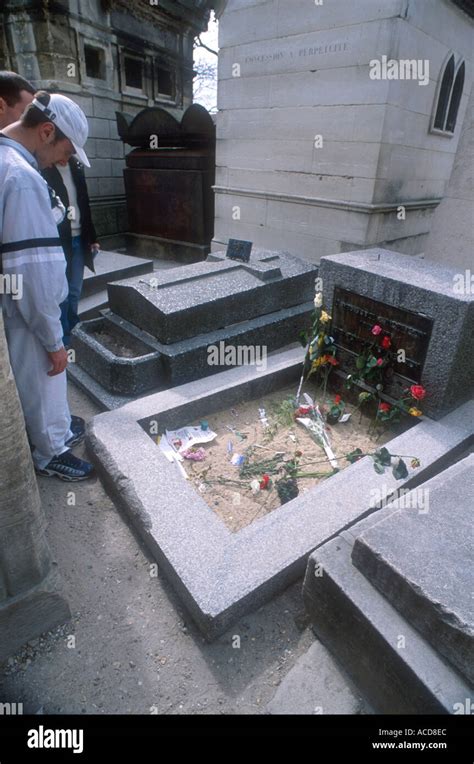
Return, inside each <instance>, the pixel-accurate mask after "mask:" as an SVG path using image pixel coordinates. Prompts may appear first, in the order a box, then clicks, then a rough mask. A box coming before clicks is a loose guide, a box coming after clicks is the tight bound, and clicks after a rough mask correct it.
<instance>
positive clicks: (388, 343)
mask: <svg viewBox="0 0 474 764" xmlns="http://www.w3.org/2000/svg"><path fill="white" fill-rule="evenodd" d="M391 344H392V340H391V339H390V337H387V336H386V337H384V338H383V340H382V347H383V349H384V350H388V349H389V347H390V346H391Z"/></svg>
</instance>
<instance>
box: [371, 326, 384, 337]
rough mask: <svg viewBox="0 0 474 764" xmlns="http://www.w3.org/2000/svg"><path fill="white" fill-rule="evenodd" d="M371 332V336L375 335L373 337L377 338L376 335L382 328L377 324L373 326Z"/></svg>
mask: <svg viewBox="0 0 474 764" xmlns="http://www.w3.org/2000/svg"><path fill="white" fill-rule="evenodd" d="M371 331H372V334H375V336H376V337H377V335H378V334H380V332H381V331H382V327H381V326H379V325H378V324H375V326H373V327H372V329H371Z"/></svg>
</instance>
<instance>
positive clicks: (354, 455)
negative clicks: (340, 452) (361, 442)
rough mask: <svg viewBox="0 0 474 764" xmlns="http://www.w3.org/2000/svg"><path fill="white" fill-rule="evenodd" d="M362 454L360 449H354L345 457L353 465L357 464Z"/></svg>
mask: <svg viewBox="0 0 474 764" xmlns="http://www.w3.org/2000/svg"><path fill="white" fill-rule="evenodd" d="M362 453H363V452H362V450H361V449H360V448H356V449H354V451H351V452H350V454H347V455H346V459H347V461H348V462H350V463H351V464H354V462H357V461H358V460H359V459H360V457H361V455H362Z"/></svg>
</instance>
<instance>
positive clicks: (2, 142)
mask: <svg viewBox="0 0 474 764" xmlns="http://www.w3.org/2000/svg"><path fill="white" fill-rule="evenodd" d="M0 146H10V148H12V149H15V151H18V153H19V154H21V156H22V157H23V159H26V161H27V162H28V164H30V165H31V166H32V167H34V169H35V170H39V167H38V162H37V161H36V159H35V157H34V156H33V154H32V153H31V152H30V151H28V149H26V148H25V147H24V146H23V144H22V143H18V141H14V140H13V138H7V136H6V135H4V134H3V133H2V132H0Z"/></svg>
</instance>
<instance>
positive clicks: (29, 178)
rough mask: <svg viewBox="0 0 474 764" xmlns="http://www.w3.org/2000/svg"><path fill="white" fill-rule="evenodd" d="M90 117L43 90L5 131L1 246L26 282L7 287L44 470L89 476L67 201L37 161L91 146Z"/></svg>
mask: <svg viewBox="0 0 474 764" xmlns="http://www.w3.org/2000/svg"><path fill="white" fill-rule="evenodd" d="M87 136H88V125H87V119H86V116H85V114H84V112H83V111H82V110H81V109H80V108H79V106H78V105H77V104H76V103H74V102H73V101H71V99H69V98H66V96H62V95H57V94H54V95H50V94H49V93H46V92H44V91H40V92H39V93H37V94H36V95H35V98H34V99H33V101H32V102H31V104H30V105H29V106H28V107H27V109H26V110H25V112H24V113H23V115H22V116H21V118H20V120H19V121H18V122H14V123H13V124H11V125H9V126H8V127H6V128H4V129H3V130H2V132H1V133H0V253H1V260H2V272H3V274H4V277H5V276H10V278H11V283H13V281H15V283H16V284H21V287H22V288H21V290H17V292H16V294H4V295H2V308H3V313H4V322H5V333H6V337H7V342H8V349H9V354H10V362H11V366H12V369H13V374H14V376H15V381H16V384H17V388H18V393H19V395H20V400H21V404H22V408H23V413H24V416H25V422H26V429H27V432H28V436H29V439H30V443H31V445H32V449H33V461H34V464H35V468H36V470H37V472H39V473H40V474H42V475H56V476H57V477H60V478H62V479H63V480H84V479H86V478H88V477H90V476H91V474H92V472H93V467H92V465H91V464H89V463H88V462H85V461H83V460H82V459H78V458H77V457H75V456H74V455H73V454H71V452H70V450H69V449H70V448H71V447H72V446H74V445H76V444H77V443H78V442H80V440H81V439H82V437H83V433H81V432H78V431H75V429H74V427H73V425H72V424H71V415H70V412H69V406H68V401H67V379H66V371H65V369H66V366H67V352H66V350H65V348H64V346H63V342H62V336H63V331H62V326H61V321H60V308H59V306H60V304H61V303H62V302H63V300H64V299H65V297H66V295H67V292H68V285H67V280H66V273H65V271H66V262H65V258H64V252H63V250H62V247H61V244H60V239H59V236H58V230H57V224H58V222H59V221H60V219H61V217H62V215H63V214H64V208H63V212H62V213H61V211H60V209H61V207H62V205H61V204H60V203H59V204H58V201H57V199H56V198H55V196H54V194H53V193H52V192H50V191H49V189H48V185H47V183H46V182H45V180H44V179H43V178H42V177H41V175H40V173H39V172H38V169H44V168H46V167H50V166H52V165H54V164H56V163H57V162H60V161H65V160H68V159H69V157H71V156H72V155H73V154H77V156H78V157H79V159H80V161H81V162H82V163H83V164H85V165H87V167H90V164H89V161H88V159H87V156H86V154H85V152H84V148H83V147H84V144H85V142H86V140H87Z"/></svg>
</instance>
